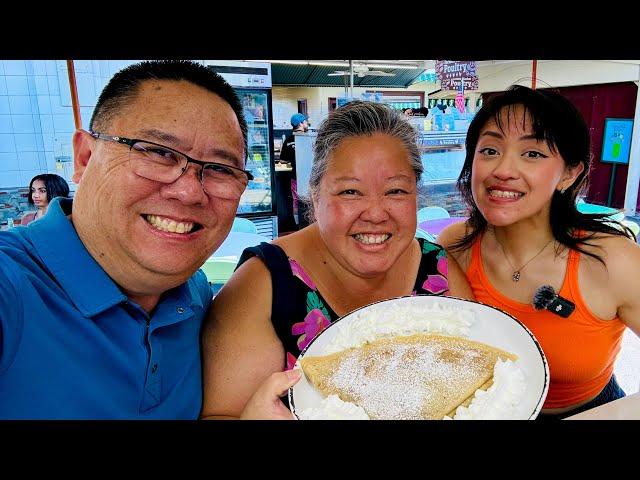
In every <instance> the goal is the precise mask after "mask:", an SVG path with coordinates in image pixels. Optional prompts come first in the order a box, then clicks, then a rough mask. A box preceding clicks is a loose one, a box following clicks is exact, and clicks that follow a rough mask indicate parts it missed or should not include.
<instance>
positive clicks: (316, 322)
mask: <svg viewBox="0 0 640 480" xmlns="http://www.w3.org/2000/svg"><path fill="white" fill-rule="evenodd" d="M418 242H419V243H420V247H421V249H422V258H421V260H420V266H419V268H418V274H417V275H416V281H415V284H414V287H413V291H412V293H411V294H412V295H445V294H447V293H448V292H449V284H448V281H447V276H448V270H447V256H446V252H445V250H444V248H443V247H441V246H440V245H437V244H435V243H431V242H429V241H427V240H424V239H422V238H419V239H418ZM253 256H257V257H259V258H260V259H261V260H262V261H263V262H264V263H265V265H266V266H267V268H268V269H269V271H270V272H271V283H272V287H273V288H272V290H273V298H272V311H271V321H272V323H273V326H274V328H275V330H276V333H277V335H278V337H279V338H280V341H281V342H282V345H283V346H284V348H285V352H286V365H287V367H286V368H287V369H291V368H293V366H294V365H295V363H296V359H297V358H298V355H300V352H301V351H302V350H303V349H304V348H305V347H306V346H307V345H309V343H311V341H312V340H313V339H314V338H315V337H316V335H318V334H319V333H320V332H322V331H323V330H324V329H325V328H327V327H328V326H329V325H330V324H331V323H332V322H334V321H336V320H337V319H338V318H339V316H338V315H337V314H336V313H335V312H334V311H333V310H332V308H331V307H330V306H329V304H328V303H327V302H326V301H325V300H324V298H322V294H321V293H320V292H319V291H318V288H317V287H316V285H315V283H314V282H313V280H312V279H311V277H310V276H309V275H308V274H307V272H305V271H304V270H303V268H302V267H301V266H300V264H299V263H298V262H296V261H295V260H294V259H292V258H289V257H287V255H286V253H285V252H284V250H282V249H281V248H280V247H278V246H277V245H273V244H270V243H261V244H260V245H258V246H256V247H250V248H247V249H245V251H244V252H243V253H242V257H241V258H240V261H239V263H238V266H240V265H241V264H242V263H244V262H245V261H247V260H248V259H249V258H251V257H253ZM236 268H237V267H236Z"/></svg>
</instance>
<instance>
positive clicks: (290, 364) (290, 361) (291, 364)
mask: <svg viewBox="0 0 640 480" xmlns="http://www.w3.org/2000/svg"><path fill="white" fill-rule="evenodd" d="M296 360H297V358H296V357H294V356H293V354H291V353H289V352H287V368H286V369H285V370H292V369H293V367H295V366H296Z"/></svg>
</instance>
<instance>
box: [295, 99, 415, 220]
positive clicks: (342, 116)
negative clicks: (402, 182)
mask: <svg viewBox="0 0 640 480" xmlns="http://www.w3.org/2000/svg"><path fill="white" fill-rule="evenodd" d="M376 133H383V134H386V135H389V136H391V137H394V138H397V139H398V140H400V141H401V142H402V144H403V145H404V146H405V148H406V149H407V151H408V152H409V164H410V166H411V168H412V169H413V171H414V173H415V174H416V183H417V182H419V181H420V176H421V175H422V171H423V166H422V161H421V160H420V150H419V149H418V145H417V142H416V141H417V135H418V132H417V131H416V129H415V128H413V126H412V125H411V123H410V122H409V121H408V120H407V119H406V117H405V116H404V115H403V114H402V113H401V112H399V111H397V110H394V109H392V108H391V107H388V106H387V105H384V104H381V103H374V102H365V101H361V100H354V101H352V102H349V103H347V104H346V105H344V106H343V107H340V108H338V109H337V110H334V111H333V112H331V113H330V114H329V116H328V117H327V118H326V119H325V120H324V121H323V122H322V124H321V125H320V128H319V129H318V136H317V138H316V141H315V144H314V146H313V165H312V166H311V175H310V178H309V192H310V197H311V198H307V199H303V200H305V201H306V202H307V205H308V212H307V214H308V217H309V218H308V219H309V221H310V222H312V221H314V218H315V217H314V215H313V202H312V201H311V200H312V198H313V197H314V196H315V195H316V193H317V192H318V190H319V188H320V182H321V181H322V177H324V174H325V173H326V171H327V166H328V162H329V156H330V155H331V153H332V152H333V151H334V150H335V149H336V147H337V146H338V145H340V143H341V142H342V141H343V140H346V139H347V138H351V137H358V136H362V135H368V136H371V135H374V134H376Z"/></svg>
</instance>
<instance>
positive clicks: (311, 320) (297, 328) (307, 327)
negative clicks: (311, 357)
mask: <svg viewBox="0 0 640 480" xmlns="http://www.w3.org/2000/svg"><path fill="white" fill-rule="evenodd" d="M330 323H331V322H329V319H328V318H327V317H325V316H324V313H322V311H321V310H319V309H317V308H314V309H313V310H311V311H310V312H309V313H307V316H306V317H304V322H298V323H294V324H293V326H292V327H291V333H293V334H294V335H300V334H302V335H300V337H299V338H298V342H297V343H298V348H299V349H300V350H301V351H302V350H304V348H305V347H306V346H307V345H309V343H311V340H313V339H314V338H315V337H316V335H318V334H319V333H320V332H321V331H323V330H324V329H325V328H327V327H328V326H329V324H330Z"/></svg>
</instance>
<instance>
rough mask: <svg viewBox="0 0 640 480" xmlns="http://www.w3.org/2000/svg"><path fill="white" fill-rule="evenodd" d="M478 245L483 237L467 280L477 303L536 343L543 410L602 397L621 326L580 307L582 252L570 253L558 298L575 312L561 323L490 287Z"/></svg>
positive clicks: (476, 248) (473, 251)
mask: <svg viewBox="0 0 640 480" xmlns="http://www.w3.org/2000/svg"><path fill="white" fill-rule="evenodd" d="M481 240H482V235H480V236H478V238H477V240H476V241H475V242H474V244H473V246H472V250H471V262H470V263H469V267H468V268H467V272H466V273H467V279H468V280H469V284H470V285H471V289H472V290H473V293H474V295H475V296H476V300H478V301H479V302H482V303H486V304H488V305H492V306H495V307H497V308H499V309H501V310H504V311H505V312H508V313H509V314H511V315H513V316H514V317H515V318H517V319H518V320H520V321H521V322H522V323H523V324H524V325H526V327H527V328H528V329H529V330H531V332H532V333H533V335H534V336H535V337H536V338H537V339H538V341H539V342H540V345H541V347H542V350H543V351H544V354H545V356H546V357H547V361H548V362H549V373H550V376H551V382H550V384H549V393H548V395H547V398H546V400H545V402H544V406H543V408H563V407H568V406H570V405H574V404H577V403H579V402H582V401H584V400H587V399H589V398H591V397H594V396H596V395H597V394H598V393H600V391H601V390H602V389H603V388H604V387H605V385H606V384H607V383H608V382H609V380H610V378H611V375H612V374H613V365H614V361H615V359H616V356H617V355H618V352H619V351H620V347H621V342H622V334H623V333H624V329H625V324H624V323H623V322H622V321H621V320H620V319H619V318H618V317H616V318H614V319H613V320H603V319H600V318H598V317H596V316H595V315H594V314H593V313H592V312H591V310H589V308H588V307H587V305H586V304H585V303H584V300H583V298H582V295H581V294H580V288H579V286H578V265H579V262H580V253H579V252H576V251H575V250H571V251H570V252H569V259H568V261H567V270H566V273H565V277H564V281H563V283H562V288H561V289H560V296H562V297H564V298H566V299H568V300H571V301H572V302H573V303H574V304H575V305H576V309H575V310H574V311H573V313H572V314H571V315H570V316H569V317H568V318H563V317H560V316H558V315H554V314H553V313H551V312H549V311H548V310H536V309H535V308H534V307H533V305H529V304H525V303H520V302H516V301H514V300H511V299H509V298H507V297H506V296H504V295H502V294H501V293H500V292H499V291H498V290H497V289H496V288H494V287H493V285H491V283H490V282H489V279H488V278H487V275H486V274H485V271H484V267H483V266H482V258H481V253H480V242H481Z"/></svg>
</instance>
